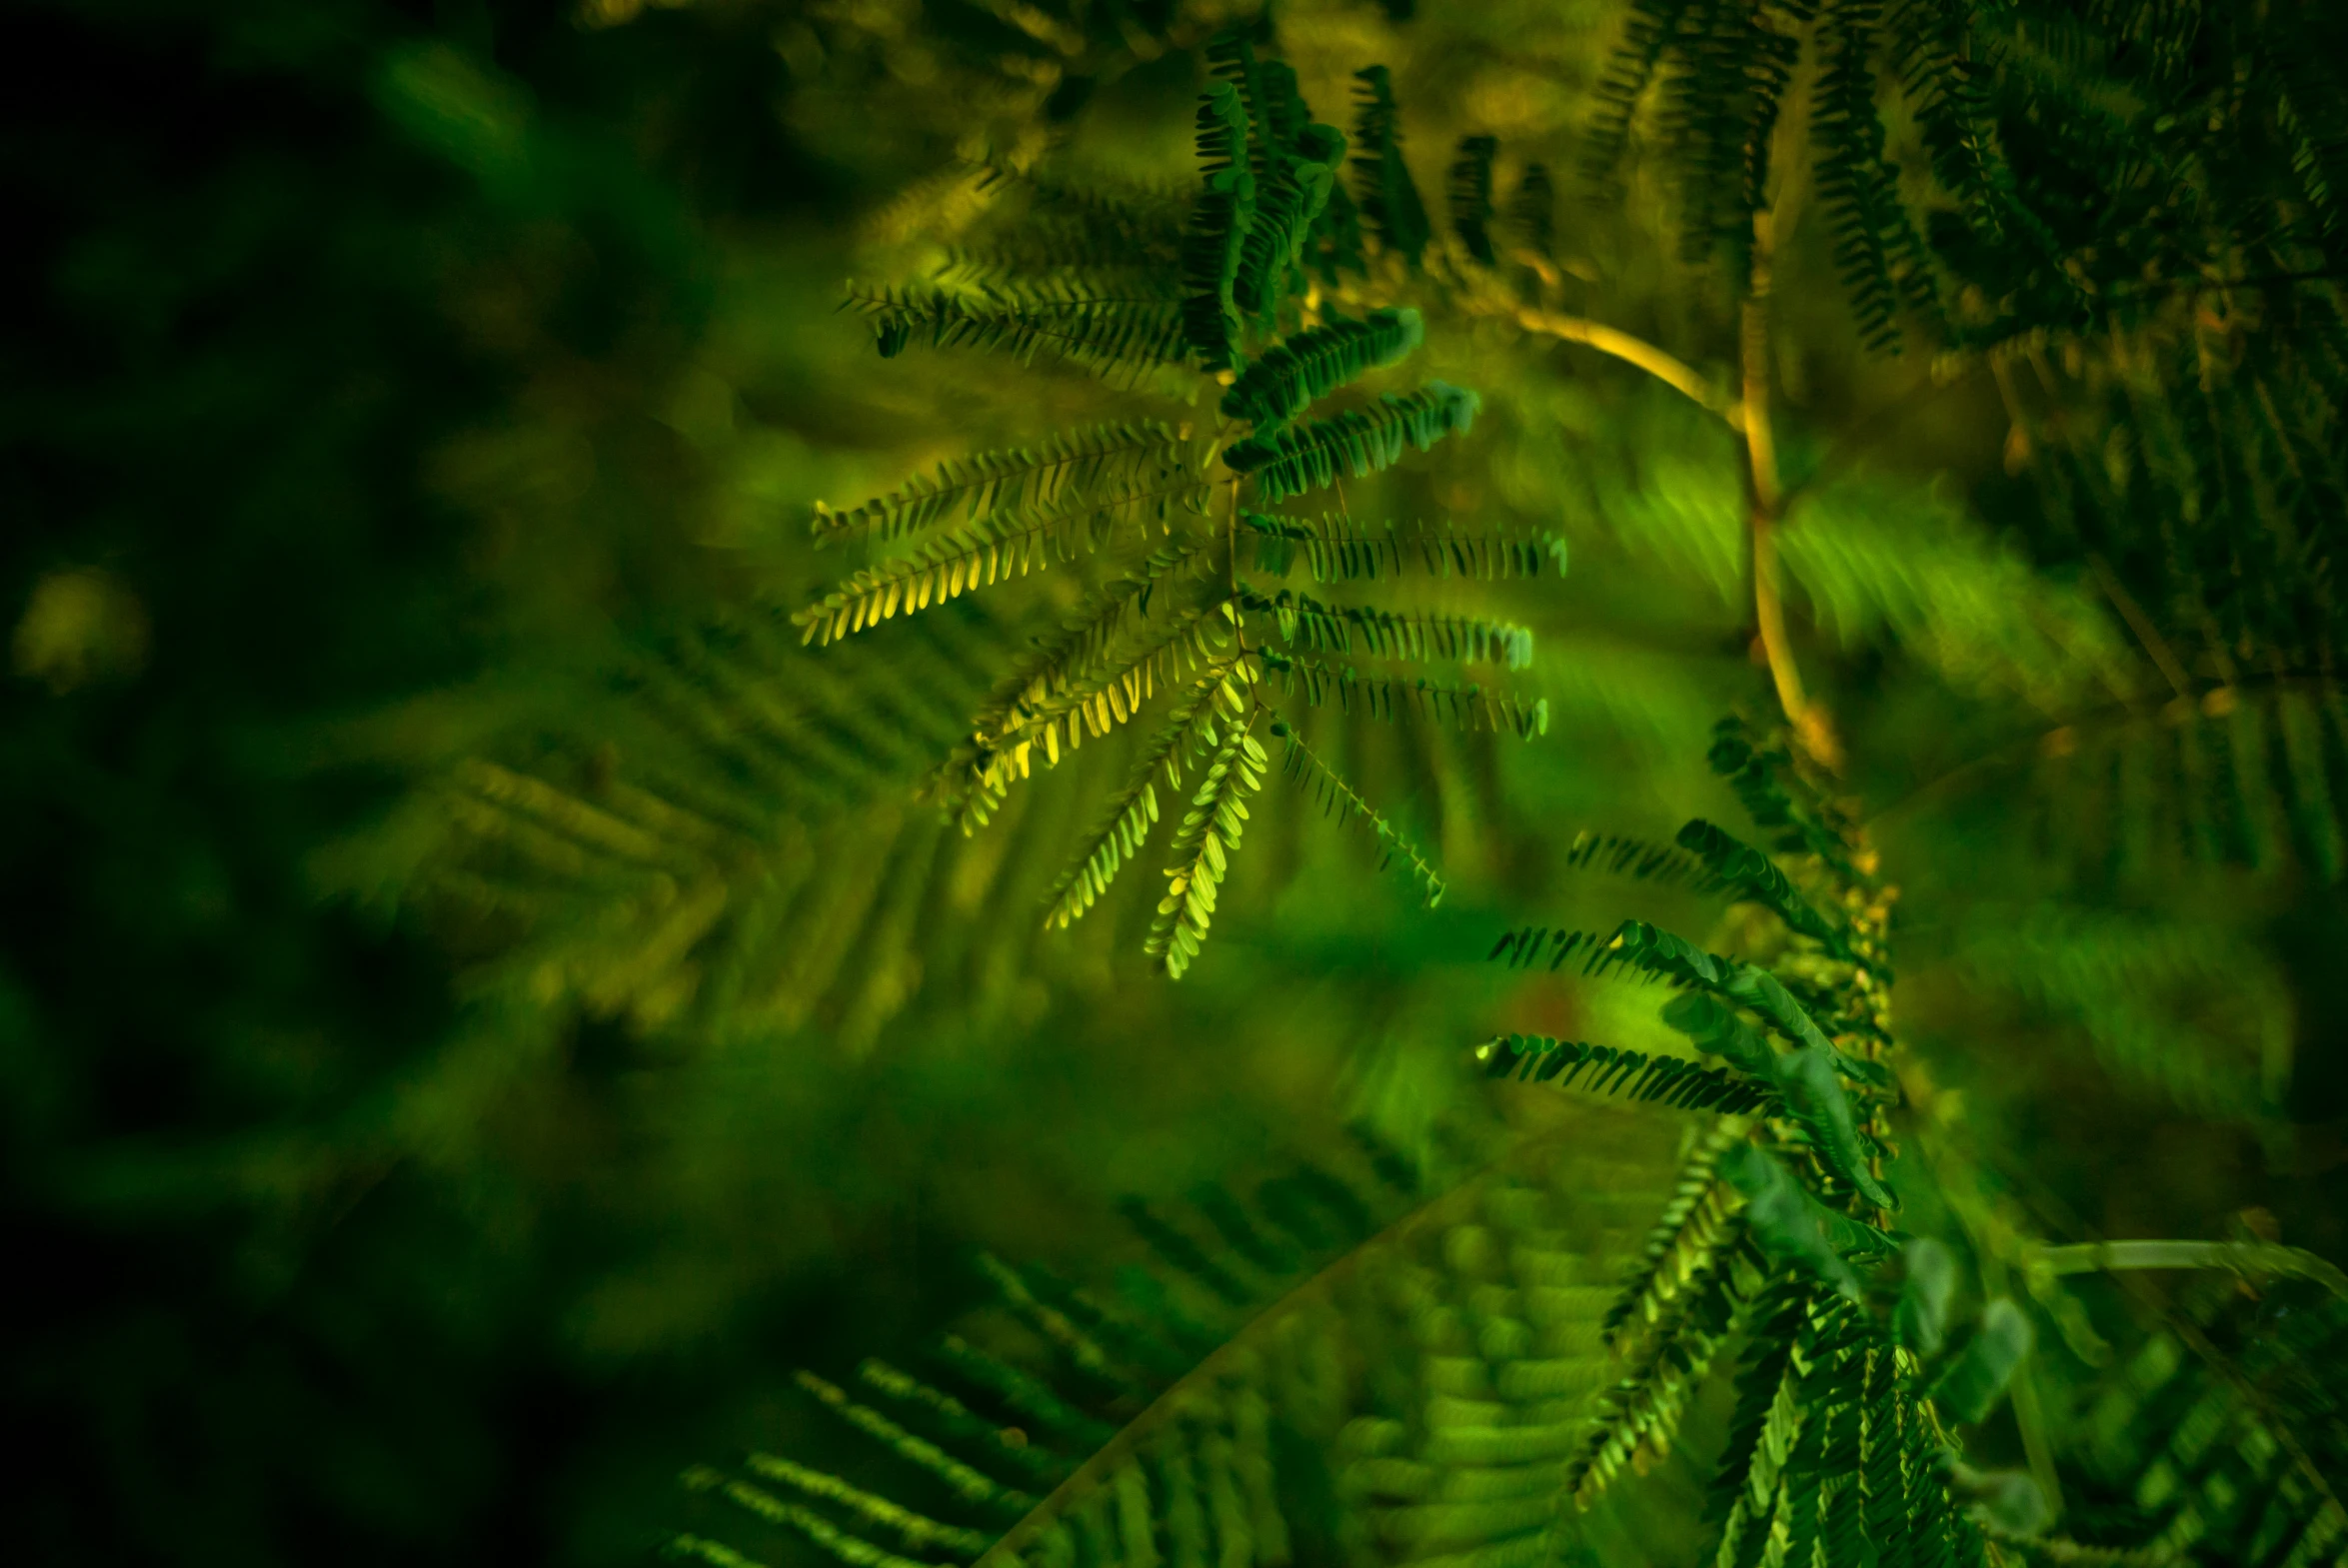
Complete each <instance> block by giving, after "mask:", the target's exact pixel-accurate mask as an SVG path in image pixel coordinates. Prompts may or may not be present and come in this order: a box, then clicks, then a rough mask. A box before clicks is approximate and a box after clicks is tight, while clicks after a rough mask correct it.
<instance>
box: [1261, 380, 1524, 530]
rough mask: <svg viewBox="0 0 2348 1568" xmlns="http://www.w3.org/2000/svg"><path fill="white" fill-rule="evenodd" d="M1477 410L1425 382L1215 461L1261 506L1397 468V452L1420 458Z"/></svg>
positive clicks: (1462, 395)
mask: <svg viewBox="0 0 2348 1568" xmlns="http://www.w3.org/2000/svg"><path fill="white" fill-rule="evenodd" d="M1479 407H1481V403H1480V401H1479V400H1478V399H1477V397H1476V395H1475V394H1474V393H1472V392H1469V391H1466V390H1465V389H1463V388H1459V387H1453V386H1449V385H1447V384H1445V383H1443V382H1439V381H1436V382H1429V383H1428V384H1427V385H1426V386H1424V387H1421V388H1419V389H1418V390H1417V391H1416V392H1407V393H1386V394H1383V395H1382V396H1380V397H1379V398H1378V399H1377V400H1376V401H1375V402H1373V403H1371V404H1370V405H1369V406H1368V407H1367V408H1360V409H1346V410H1344V411H1342V412H1341V413H1337V414H1333V415H1330V416H1329V417H1327V418H1325V419H1316V420H1306V421H1303V422H1301V423H1299V424H1294V425H1284V426H1281V427H1279V428H1278V429H1276V430H1271V431H1259V432H1257V433H1256V434H1254V435H1251V436H1248V437H1247V438H1245V439H1244V440H1242V441H1236V442H1233V443H1232V444H1231V445H1230V446H1229V447H1226V448H1225V449H1223V454H1222V460H1223V462H1224V463H1225V464H1226V465H1228V466H1229V467H1230V468H1231V469H1232V470H1233V471H1235V472H1237V473H1241V474H1245V475H1247V476H1248V477H1249V478H1250V479H1252V480H1253V481H1254V484H1255V494H1256V498H1257V499H1258V500H1259V501H1262V502H1264V503H1265V504H1267V505H1268V504H1270V503H1274V502H1280V501H1285V500H1287V499H1288V498H1289V497H1291V496H1301V495H1305V494H1307V493H1308V492H1311V491H1315V490H1325V489H1327V488H1328V487H1329V486H1330V485H1333V484H1335V483H1336V482H1337V479H1338V472H1339V470H1342V471H1343V472H1344V473H1346V474H1349V475H1351V476H1352V477H1353V478H1355V479H1362V478H1365V477H1367V476H1368V475H1371V474H1374V473H1376V472H1377V471H1378V470H1380V469H1384V468H1390V467H1391V466H1392V465H1394V464H1395V463H1398V462H1400V461H1401V458H1402V449H1403V448H1404V447H1405V446H1411V447H1416V448H1417V449H1418V450H1419V451H1421V452H1424V451H1426V450H1427V449H1428V448H1430V447H1432V446H1433V445H1434V444H1435V443H1436V442H1438V441H1440V440H1442V439H1443V438H1444V437H1445V436H1457V435H1464V434H1465V433H1466V432H1467V430H1468V428H1469V427H1471V426H1472V425H1473V424H1474V423H1475V412H1476V410H1477V409H1478V408H1479Z"/></svg>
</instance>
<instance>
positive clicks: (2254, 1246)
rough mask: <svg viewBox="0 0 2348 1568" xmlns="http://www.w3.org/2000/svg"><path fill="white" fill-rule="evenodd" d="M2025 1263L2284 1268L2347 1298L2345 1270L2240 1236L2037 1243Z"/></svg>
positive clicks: (2055, 1268) (2059, 1268) (2095, 1268)
mask: <svg viewBox="0 0 2348 1568" xmlns="http://www.w3.org/2000/svg"><path fill="white" fill-rule="evenodd" d="M2030 1266H2031V1267H2033V1268H2043V1269H2045V1270H2046V1271H2047V1272H2048V1273H2050V1274H2096V1273H2115V1272H2117V1271H2119V1270H2121V1269H2141V1268H2186V1269H2199V1268H2230V1269H2233V1270H2235V1271H2237V1272H2239V1273H2244V1274H2288V1275H2294V1276H2296V1277H2298V1278H2302V1279H2312V1280H2314V1281H2315V1282H2316V1283H2317V1284H2319V1285H2322V1286H2323V1287H2324V1288H2325V1289H2326V1290H2329V1291H2330V1292H2331V1293H2332V1294H2333V1295H2335V1296H2338V1297H2340V1298H2341V1299H2343V1300H2348V1274H2342V1273H2341V1272H2340V1270H2339V1268H2338V1267H2337V1266H2336V1265H2334V1264H2332V1263H2330V1262H2327V1261H2326V1260H2325V1259H2323V1258H2320V1257H2318V1256H2316V1255H2315V1254H2314V1253H2312V1252H2303V1251H2301V1250H2300V1249H2299V1248H2297V1247H2286V1246H2278V1245H2276V1244H2274V1243H2272V1242H2255V1241H2252V1242H2242V1241H2090V1242H2086V1243H2084V1244H2082V1245H2079V1246H2069V1247H2040V1248H2039V1249H2038V1250H2037V1251H2036V1252H2034V1253H2032V1254H2031V1257H2030Z"/></svg>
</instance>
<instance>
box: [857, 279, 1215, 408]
mask: <svg viewBox="0 0 2348 1568" xmlns="http://www.w3.org/2000/svg"><path fill="white" fill-rule="evenodd" d="M847 306H848V308H849V309H852V310H855V311H857V312H859V313H860V314H862V315H863V316H864V317H865V318H866V319H868V320H869V321H871V322H872V324H873V330H874V332H875V334H876V335H877V337H878V339H879V341H880V347H881V353H882V356H883V357H884V358H891V357H894V356H896V355H898V354H900V353H902V352H904V350H905V349H906V348H907V347H908V346H909V345H911V344H913V343H915V342H926V343H928V344H930V345H931V346H932V347H935V348H941V349H953V348H973V349H981V350H985V351H987V352H989V353H995V354H1004V355H1008V356H1010V357H1011V358H1012V359H1015V360H1018V361H1019V362H1020V363H1021V364H1023V365H1027V364H1033V363H1034V362H1035V359H1036V356H1037V355H1039V354H1053V355H1057V356H1059V357H1060V358H1062V359H1065V360H1068V361H1069V362H1070V363H1072V364H1075V365H1080V366H1082V367H1084V368H1085V369H1087V370H1090V371H1093V372H1094V373H1096V374H1097V375H1100V376H1102V377H1104V378H1105V379H1107V380H1109V381H1111V382H1112V383H1113V384H1114V385H1118V386H1134V385H1139V384H1140V383H1141V381H1142V380H1143V379H1145V378H1147V377H1148V376H1149V375H1151V374H1152V373H1153V372H1155V371H1158V370H1160V369H1162V368H1164V367H1167V366H1174V365H1179V364H1181V363H1182V362H1183V361H1184V359H1185V358H1186V357H1187V355H1188V353H1189V350H1190V343H1189V340H1188V338H1187V337H1186V336H1185V335H1184V333H1185V328H1184V317H1183V302H1182V300H1181V299H1180V298H1179V297H1178V296H1176V295H1175V294H1174V293H1173V292H1172V291H1160V290H1150V291H1146V292H1142V293H1138V294H1118V295H1104V294H1103V293H1101V292H1100V290H1099V289H1098V288H1097V287H1096V286H1095V285H1093V284H1091V283H1089V282H1087V281H1085V280H1083V279H1076V280H1070V281H1065V282H1036V283H1030V284H1026V285H1023V286H1021V287H1020V288H1018V289H1017V290H1015V291H1012V292H1011V293H1010V294H1009V295H996V294H976V295H974V294H964V293H961V292H958V291H955V290H950V289H940V288H932V287H912V288H901V287H887V288H876V287H873V286H870V285H860V284H856V283H851V284H850V285H849V289H848V300H847Z"/></svg>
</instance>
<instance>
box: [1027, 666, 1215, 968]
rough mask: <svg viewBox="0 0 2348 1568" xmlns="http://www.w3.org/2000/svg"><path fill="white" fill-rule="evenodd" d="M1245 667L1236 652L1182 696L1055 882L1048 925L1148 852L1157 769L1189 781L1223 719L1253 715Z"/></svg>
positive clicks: (1077, 913)
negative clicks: (1188, 772) (1187, 772)
mask: <svg viewBox="0 0 2348 1568" xmlns="http://www.w3.org/2000/svg"><path fill="white" fill-rule="evenodd" d="M1245 669H1246V667H1245V665H1244V664H1242V663H1239V662H1237V661H1235V660H1234V661H1232V662H1231V663H1229V664H1224V665H1217V666H1212V667H1209V668H1208V670H1207V672H1206V674H1205V675H1204V676H1203V677H1202V678H1200V680H1199V681H1198V682H1197V683H1196V684H1195V685H1193V686H1192V687H1191V688H1190V690H1189V691H1188V692H1187V693H1185V694H1184V695H1183V696H1182V698H1181V699H1180V700H1179V701H1177V702H1176V703H1175V704H1174V709H1173V711H1172V712H1171V713H1170V714H1169V715H1168V716H1167V722H1166V724H1165V726H1164V727H1162V728H1161V729H1160V730H1159V732H1158V734H1157V736H1156V737H1154V738H1153V739H1152V740H1151V742H1150V744H1149V746H1147V747H1145V748H1144V749H1143V752H1142V755H1141V756H1140V757H1139V758H1137V759H1136V760H1135V763H1134V771H1133V774H1132V776H1131V777H1130V778H1129V779H1128V781H1127V783H1126V785H1125V787H1124V788H1123V789H1121V790H1119V791H1118V792H1117V794H1116V795H1114V796H1112V797H1111V799H1110V802H1109V809H1108V810H1107V812H1106V813H1105V814H1104V816H1103V819H1102V822H1101V824H1100V825H1099V826H1098V827H1096V828H1095V829H1094V830H1093V831H1092V832H1091V833H1090V834H1089V835H1087V838H1086V841H1085V846H1084V848H1083V849H1082V850H1081V851H1079V853H1078V855H1077V857H1076V860H1075V861H1074V863H1072V864H1071V865H1070V866H1069V868H1068V869H1067V870H1065V871H1063V872H1062V873H1061V874H1060V879H1059V880H1058V881H1056V882H1054V883H1053V884H1052V891H1051V894H1050V896H1051V900H1052V902H1051V906H1050V908H1048V909H1047V910H1046V911H1045V915H1044V923H1045V924H1046V925H1057V926H1059V927H1061V928H1063V929H1066V928H1067V927H1068V926H1069V925H1071V924H1073V923H1075V922H1076V921H1077V920H1078V919H1080V918H1082V917H1083V916H1084V915H1085V913H1086V912H1087V911H1088V910H1090V909H1091V908H1092V907H1093V905H1094V904H1095V903H1097V902H1099V901H1100V899H1101V895H1102V894H1103V893H1105V892H1107V891H1108V890H1109V884H1110V883H1111V882H1112V881H1114V880H1115V879H1116V877H1117V873H1118V872H1119V871H1120V870H1122V869H1123V868H1124V867H1125V865H1126V863H1127V862H1128V861H1129V860H1131V859H1132V858H1133V857H1134V856H1135V854H1137V853H1138V852H1140V850H1141V847H1142V844H1143V842H1144V841H1145V840H1146V839H1147V838H1148V837H1149V836H1150V829H1151V827H1152V826H1153V825H1155V824H1156V823H1157V821H1158V782H1157V778H1156V776H1157V775H1158V774H1159V773H1160V772H1161V771H1163V772H1164V773H1165V775H1166V783H1167V784H1168V785H1169V786H1170V787H1173V788H1179V787H1181V783H1182V770H1183V769H1184V768H1185V767H1187V766H1188V765H1189V763H1190V762H1191V760H1192V759H1193V758H1194V757H1195V756H1196V755H1197V754H1198V753H1200V752H1202V751H1205V750H1208V749H1210V748H1217V747H1219V745H1220V742H1219V741H1218V739H1217V735H1216V727H1217V725H1218V724H1219V725H1232V724H1238V723H1240V722H1242V721H1243V720H1244V719H1245V717H1246V711H1247V698H1246V692H1245Z"/></svg>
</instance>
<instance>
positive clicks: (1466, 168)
mask: <svg viewBox="0 0 2348 1568" xmlns="http://www.w3.org/2000/svg"><path fill="white" fill-rule="evenodd" d="M1499 150H1500V143H1499V139H1498V138H1497V137H1491V136H1462V137H1460V138H1459V156H1458V158H1457V159H1456V160H1455V161H1454V162H1453V163H1452V165H1451V173H1450V180H1449V183H1448V186H1447V187H1446V190H1445V195H1446V196H1447V197H1448V199H1449V206H1450V215H1451V232H1452V233H1453V234H1456V235H1457V236H1459V243H1460V244H1461V245H1462V246H1464V247H1466V250H1467V254H1468V255H1469V256H1472V257H1474V258H1475V260H1476V261H1478V262H1480V263H1481V264H1483V265H1484V266H1486V267H1489V266H1491V265H1493V264H1494V263H1495V262H1496V261H1497V260H1498V256H1497V254H1496V253H1495V252H1494V251H1493V249H1492V158H1493V156H1494V155H1495V154H1497V153H1498V152H1499Z"/></svg>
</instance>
